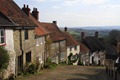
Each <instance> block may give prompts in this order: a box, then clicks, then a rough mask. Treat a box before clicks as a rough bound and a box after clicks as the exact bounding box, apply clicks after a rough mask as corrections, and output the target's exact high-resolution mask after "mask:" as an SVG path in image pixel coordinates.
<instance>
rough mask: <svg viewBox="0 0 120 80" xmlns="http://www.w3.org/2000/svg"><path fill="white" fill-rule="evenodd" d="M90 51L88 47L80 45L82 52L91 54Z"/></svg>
mask: <svg viewBox="0 0 120 80" xmlns="http://www.w3.org/2000/svg"><path fill="white" fill-rule="evenodd" d="M89 51H90V50H89V49H88V47H87V46H85V45H84V44H83V43H80V52H89Z"/></svg>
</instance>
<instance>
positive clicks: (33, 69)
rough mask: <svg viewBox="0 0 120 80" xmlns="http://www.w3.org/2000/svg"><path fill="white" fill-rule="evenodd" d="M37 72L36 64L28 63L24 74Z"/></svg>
mask: <svg viewBox="0 0 120 80" xmlns="http://www.w3.org/2000/svg"><path fill="white" fill-rule="evenodd" d="M36 72H37V68H36V65H35V64H33V63H27V65H26V67H25V70H24V75H26V74H34V73H36Z"/></svg>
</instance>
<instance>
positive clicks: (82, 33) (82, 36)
mask: <svg viewBox="0 0 120 80" xmlns="http://www.w3.org/2000/svg"><path fill="white" fill-rule="evenodd" d="M84 38H85V32H81V41H83V39H84Z"/></svg>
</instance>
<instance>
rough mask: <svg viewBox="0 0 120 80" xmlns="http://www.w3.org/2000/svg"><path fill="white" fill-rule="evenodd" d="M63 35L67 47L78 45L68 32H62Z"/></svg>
mask: <svg viewBox="0 0 120 80" xmlns="http://www.w3.org/2000/svg"><path fill="white" fill-rule="evenodd" d="M63 35H64V36H65V38H66V42H67V47H70V46H77V45H79V43H78V42H77V41H76V40H75V39H74V38H73V37H72V36H71V35H70V34H69V33H68V32H63Z"/></svg>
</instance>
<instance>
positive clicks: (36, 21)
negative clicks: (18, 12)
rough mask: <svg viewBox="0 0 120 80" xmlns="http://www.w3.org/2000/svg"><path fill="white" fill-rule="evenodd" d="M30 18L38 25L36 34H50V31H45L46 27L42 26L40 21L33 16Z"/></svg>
mask: <svg viewBox="0 0 120 80" xmlns="http://www.w3.org/2000/svg"><path fill="white" fill-rule="evenodd" d="M29 18H30V19H31V20H32V21H33V22H34V23H35V24H36V25H37V27H36V28H35V33H36V35H37V36H43V35H47V34H50V31H48V30H47V29H45V27H43V26H42V24H41V23H40V22H39V21H38V20H36V19H35V18H34V17H33V16H32V15H31V14H30V16H29Z"/></svg>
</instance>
